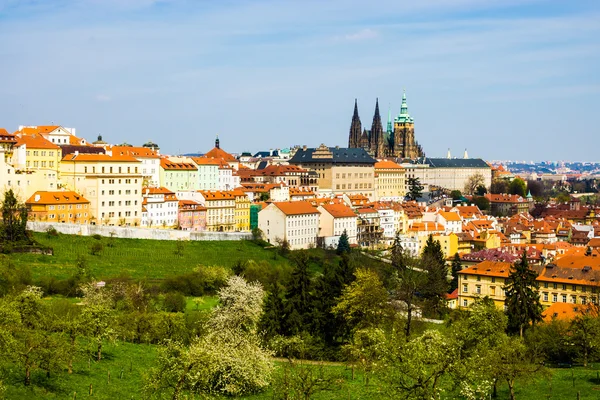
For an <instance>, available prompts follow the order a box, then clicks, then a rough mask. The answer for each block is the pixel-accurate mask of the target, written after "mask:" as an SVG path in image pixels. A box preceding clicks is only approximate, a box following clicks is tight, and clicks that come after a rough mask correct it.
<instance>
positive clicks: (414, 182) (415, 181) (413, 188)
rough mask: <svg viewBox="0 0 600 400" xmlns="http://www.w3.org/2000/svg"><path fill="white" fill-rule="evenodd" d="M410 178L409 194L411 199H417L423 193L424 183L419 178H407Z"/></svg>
mask: <svg viewBox="0 0 600 400" xmlns="http://www.w3.org/2000/svg"><path fill="white" fill-rule="evenodd" d="M407 180H408V193H407V196H408V198H410V199H411V200H417V199H419V198H420V197H421V196H422V195H423V189H424V187H423V185H421V181H420V180H419V178H407Z"/></svg>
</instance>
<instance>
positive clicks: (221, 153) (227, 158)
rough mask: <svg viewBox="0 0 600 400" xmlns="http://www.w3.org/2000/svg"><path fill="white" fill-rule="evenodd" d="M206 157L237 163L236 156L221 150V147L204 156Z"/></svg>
mask: <svg viewBox="0 0 600 400" xmlns="http://www.w3.org/2000/svg"><path fill="white" fill-rule="evenodd" d="M204 157H212V158H222V159H223V160H225V161H228V162H229V161H237V160H236V159H235V157H234V156H232V155H231V154H229V153H228V152H226V151H225V150H223V149H221V148H220V147H215V148H213V149H212V150H211V151H209V152H208V153H206V154H205V155H204Z"/></svg>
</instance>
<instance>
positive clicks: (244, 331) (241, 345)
mask: <svg viewBox="0 0 600 400" xmlns="http://www.w3.org/2000/svg"><path fill="white" fill-rule="evenodd" d="M263 298H264V291H263V289H262V287H261V285H260V284H258V283H248V282H246V281H245V280H244V278H242V277H239V276H232V277H231V278H229V280H228V281H227V285H226V286H225V287H223V288H222V289H221V290H220V291H219V302H220V304H219V306H218V307H216V308H215V309H214V310H213V312H212V314H211V317H210V319H209V320H208V322H207V324H206V330H207V333H206V335H204V336H201V337H198V338H196V339H195V340H194V341H193V342H192V343H191V344H190V346H189V347H186V346H184V345H182V344H181V343H178V342H170V343H169V344H168V345H167V346H166V347H165V348H163V349H162V350H161V352H160V355H159V358H158V366H157V367H155V368H153V369H152V370H151V372H150V376H149V379H148V380H147V386H146V388H147V390H148V393H149V395H152V396H155V395H162V394H163V393H164V392H165V391H169V392H172V396H171V398H172V399H179V398H180V397H181V394H182V392H183V391H184V390H189V391H192V392H194V393H202V394H205V395H209V396H217V395H226V396H242V395H246V394H251V393H256V392H258V391H261V390H263V389H265V388H266V387H267V386H268V384H269V382H270V378H271V373H272V371H273V362H272V361H271V360H270V353H269V352H268V351H265V350H263V349H262V348H261V347H260V345H259V338H258V329H257V327H258V322H259V320H260V318H261V316H262V303H263Z"/></svg>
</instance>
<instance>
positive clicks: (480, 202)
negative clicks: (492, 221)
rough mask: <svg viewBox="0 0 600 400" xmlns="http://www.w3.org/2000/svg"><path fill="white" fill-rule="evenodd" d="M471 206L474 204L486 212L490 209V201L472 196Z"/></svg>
mask: <svg viewBox="0 0 600 400" xmlns="http://www.w3.org/2000/svg"><path fill="white" fill-rule="evenodd" d="M473 204H475V205H476V206H477V207H479V209H480V210H481V211H488V210H489V209H490V201H489V200H488V199H487V197H483V196H473Z"/></svg>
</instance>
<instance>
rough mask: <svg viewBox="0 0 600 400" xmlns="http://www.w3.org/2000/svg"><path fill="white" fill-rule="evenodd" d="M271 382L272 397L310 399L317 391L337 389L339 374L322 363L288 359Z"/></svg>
mask: <svg viewBox="0 0 600 400" xmlns="http://www.w3.org/2000/svg"><path fill="white" fill-rule="evenodd" d="M281 369H282V371H281V372H280V373H279V374H278V375H277V376H276V377H275V379H274V382H273V385H272V386H273V399H276V400H292V399H302V400H310V399H312V398H314V396H315V395H316V394H317V393H320V392H325V391H332V390H335V389H338V390H339V386H340V382H341V380H342V379H341V376H339V374H336V373H334V372H331V370H330V369H326V368H324V366H323V365H321V364H318V365H313V364H312V363H310V362H306V361H303V360H294V359H291V358H290V359H288V362H287V363H285V364H284V365H283V366H282V367H281Z"/></svg>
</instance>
